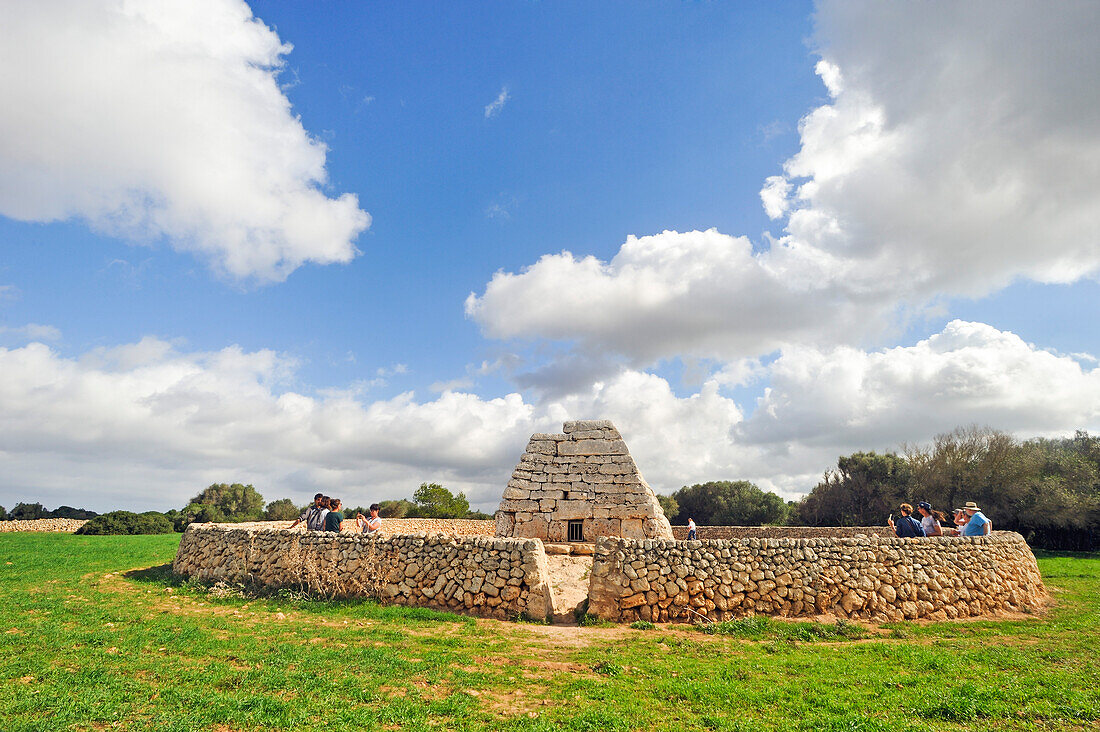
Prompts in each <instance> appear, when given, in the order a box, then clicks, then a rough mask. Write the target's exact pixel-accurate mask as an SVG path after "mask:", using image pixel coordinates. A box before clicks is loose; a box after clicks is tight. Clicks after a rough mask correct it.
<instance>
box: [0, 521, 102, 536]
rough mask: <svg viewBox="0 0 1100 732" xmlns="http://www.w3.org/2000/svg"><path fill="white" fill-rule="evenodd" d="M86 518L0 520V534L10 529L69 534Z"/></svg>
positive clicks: (81, 524)
mask: <svg viewBox="0 0 1100 732" xmlns="http://www.w3.org/2000/svg"><path fill="white" fill-rule="evenodd" d="M86 523H88V521H87V519H32V520H29V521H19V520H16V521H0V534H2V533H5V532H10V531H59V532H65V533H67V534H71V533H73V532H74V531H76V530H77V529H79V528H80V527H81V526H83V525H84V524H86Z"/></svg>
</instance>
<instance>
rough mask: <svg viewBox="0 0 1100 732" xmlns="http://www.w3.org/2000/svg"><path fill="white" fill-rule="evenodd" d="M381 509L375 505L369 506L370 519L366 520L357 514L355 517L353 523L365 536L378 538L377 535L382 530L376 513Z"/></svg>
mask: <svg viewBox="0 0 1100 732" xmlns="http://www.w3.org/2000/svg"><path fill="white" fill-rule="evenodd" d="M381 509H382V507H381V506H379V505H378V504H377V503H372V504H371V505H370V518H367V517H366V516H364V515H363V514H359V515H357V516H356V517H355V522H356V523H357V524H359V530H360V531H362V532H363V533H364V534H366V535H367V536H378V533H379V532H380V531H381V530H382V519H380V518H378V512H379V511H380V510H381Z"/></svg>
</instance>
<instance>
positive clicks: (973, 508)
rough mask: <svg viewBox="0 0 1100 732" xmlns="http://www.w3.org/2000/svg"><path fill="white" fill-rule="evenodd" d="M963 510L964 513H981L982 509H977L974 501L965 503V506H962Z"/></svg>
mask: <svg viewBox="0 0 1100 732" xmlns="http://www.w3.org/2000/svg"><path fill="white" fill-rule="evenodd" d="M963 510H964V511H981V510H982V509H980V508H978V504H976V503H974V501H967V502H966V503H965V504H963Z"/></svg>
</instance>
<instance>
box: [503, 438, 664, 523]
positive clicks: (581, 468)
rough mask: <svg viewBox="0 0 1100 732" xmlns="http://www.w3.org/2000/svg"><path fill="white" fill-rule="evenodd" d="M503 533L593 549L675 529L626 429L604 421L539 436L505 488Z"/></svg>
mask: <svg viewBox="0 0 1100 732" xmlns="http://www.w3.org/2000/svg"><path fill="white" fill-rule="evenodd" d="M571 524H572V526H571ZM496 534H497V536H513V537H521V538H529V539H542V540H544V541H561V542H565V541H585V542H591V541H595V540H596V538H597V537H600V536H621V537H623V538H626V539H638V540H641V539H671V538H672V528H671V527H670V526H669V524H668V519H667V518H665V514H664V512H663V511H662V510H661V505H660V504H659V503H658V502H657V496H656V495H654V493H653V489H652V488H650V487H649V485H648V484H647V483H646V482H645V479H644V478H643V477H642V474H641V473H640V472H639V471H638V466H637V465H635V464H634V458H632V457H630V451H629V450H627V448H626V443H625V442H623V438H622V435H620V434H619V430H617V429H616V428H615V425H613V424H612V423H611V422H610V421H608V420H606V419H601V420H586V421H577V422H566V423H565V424H564V426H563V429H562V433H561V434H545V433H536V434H533V435H531V441H530V442H528V443H527V451H526V452H524V454H523V456H522V457H521V458H520V459H519V464H518V465H516V469H515V470H514V471H513V472H512V479H511V480H509V481H508V487H507V488H505V489H504V496H503V499H502V500H501V502H500V509H499V510H498V511H497V513H496Z"/></svg>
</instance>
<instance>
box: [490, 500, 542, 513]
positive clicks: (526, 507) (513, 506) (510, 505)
mask: <svg viewBox="0 0 1100 732" xmlns="http://www.w3.org/2000/svg"><path fill="white" fill-rule="evenodd" d="M500 510H501V511H538V510H539V502H538V501H531V500H526V501H523V500H520V501H511V500H504V501H501V502H500Z"/></svg>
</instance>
